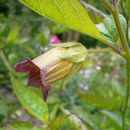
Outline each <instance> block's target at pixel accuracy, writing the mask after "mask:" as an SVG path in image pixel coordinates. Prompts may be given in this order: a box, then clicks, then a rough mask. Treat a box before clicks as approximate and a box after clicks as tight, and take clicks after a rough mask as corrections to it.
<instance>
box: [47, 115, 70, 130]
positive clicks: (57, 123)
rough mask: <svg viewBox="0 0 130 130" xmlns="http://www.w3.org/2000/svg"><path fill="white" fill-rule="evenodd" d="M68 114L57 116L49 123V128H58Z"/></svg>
mask: <svg viewBox="0 0 130 130" xmlns="http://www.w3.org/2000/svg"><path fill="white" fill-rule="evenodd" d="M67 118H68V115H64V116H59V117H57V118H56V119H54V120H53V121H51V122H50V123H49V127H50V128H51V130H58V128H59V127H60V126H61V125H62V124H63V123H64V122H65V121H66V119H67Z"/></svg>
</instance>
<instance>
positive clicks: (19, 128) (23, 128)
mask: <svg viewBox="0 0 130 130" xmlns="http://www.w3.org/2000/svg"><path fill="white" fill-rule="evenodd" d="M9 129H10V130H41V129H40V128H38V127H33V126H32V125H31V124H29V123H27V122H14V123H10V124H7V125H6V126H5V127H3V130H9Z"/></svg>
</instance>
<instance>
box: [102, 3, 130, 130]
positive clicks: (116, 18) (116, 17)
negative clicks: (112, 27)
mask: <svg viewBox="0 0 130 130" xmlns="http://www.w3.org/2000/svg"><path fill="white" fill-rule="evenodd" d="M102 2H103V3H104V5H105V6H106V7H107V8H108V10H109V11H110V13H111V14H112V16H113V18H114V21H115V24H116V28H117V31H118V34H119V37H120V40H121V44H122V47H123V50H124V53H125V54H124V58H125V59H126V61H127V91H126V99H125V101H124V107H123V110H122V123H123V124H122V129H123V130H124V129H125V117H126V109H127V107H128V100H129V89H130V51H129V45H128V42H127V39H126V36H125V34H124V31H123V28H122V25H121V22H120V20H119V14H118V8H117V5H116V4H115V6H114V7H113V6H112V5H111V4H110V3H109V2H108V1H107V0H102ZM127 28H128V27H127Z"/></svg>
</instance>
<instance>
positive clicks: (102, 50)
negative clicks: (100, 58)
mask: <svg viewBox="0 0 130 130" xmlns="http://www.w3.org/2000/svg"><path fill="white" fill-rule="evenodd" d="M110 51H113V49H111V48H104V49H90V50H88V52H89V53H101V52H110Z"/></svg>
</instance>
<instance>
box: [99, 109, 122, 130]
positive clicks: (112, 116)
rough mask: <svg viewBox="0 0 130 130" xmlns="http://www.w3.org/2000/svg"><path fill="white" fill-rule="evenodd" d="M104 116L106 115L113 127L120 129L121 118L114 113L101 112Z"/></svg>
mask: <svg viewBox="0 0 130 130" xmlns="http://www.w3.org/2000/svg"><path fill="white" fill-rule="evenodd" d="M101 112H102V113H103V114H104V115H106V116H107V117H108V118H109V119H110V120H111V123H112V124H113V125H115V127H117V128H118V130H120V129H122V119H121V116H119V115H118V114H116V113H114V112H109V111H101Z"/></svg>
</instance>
